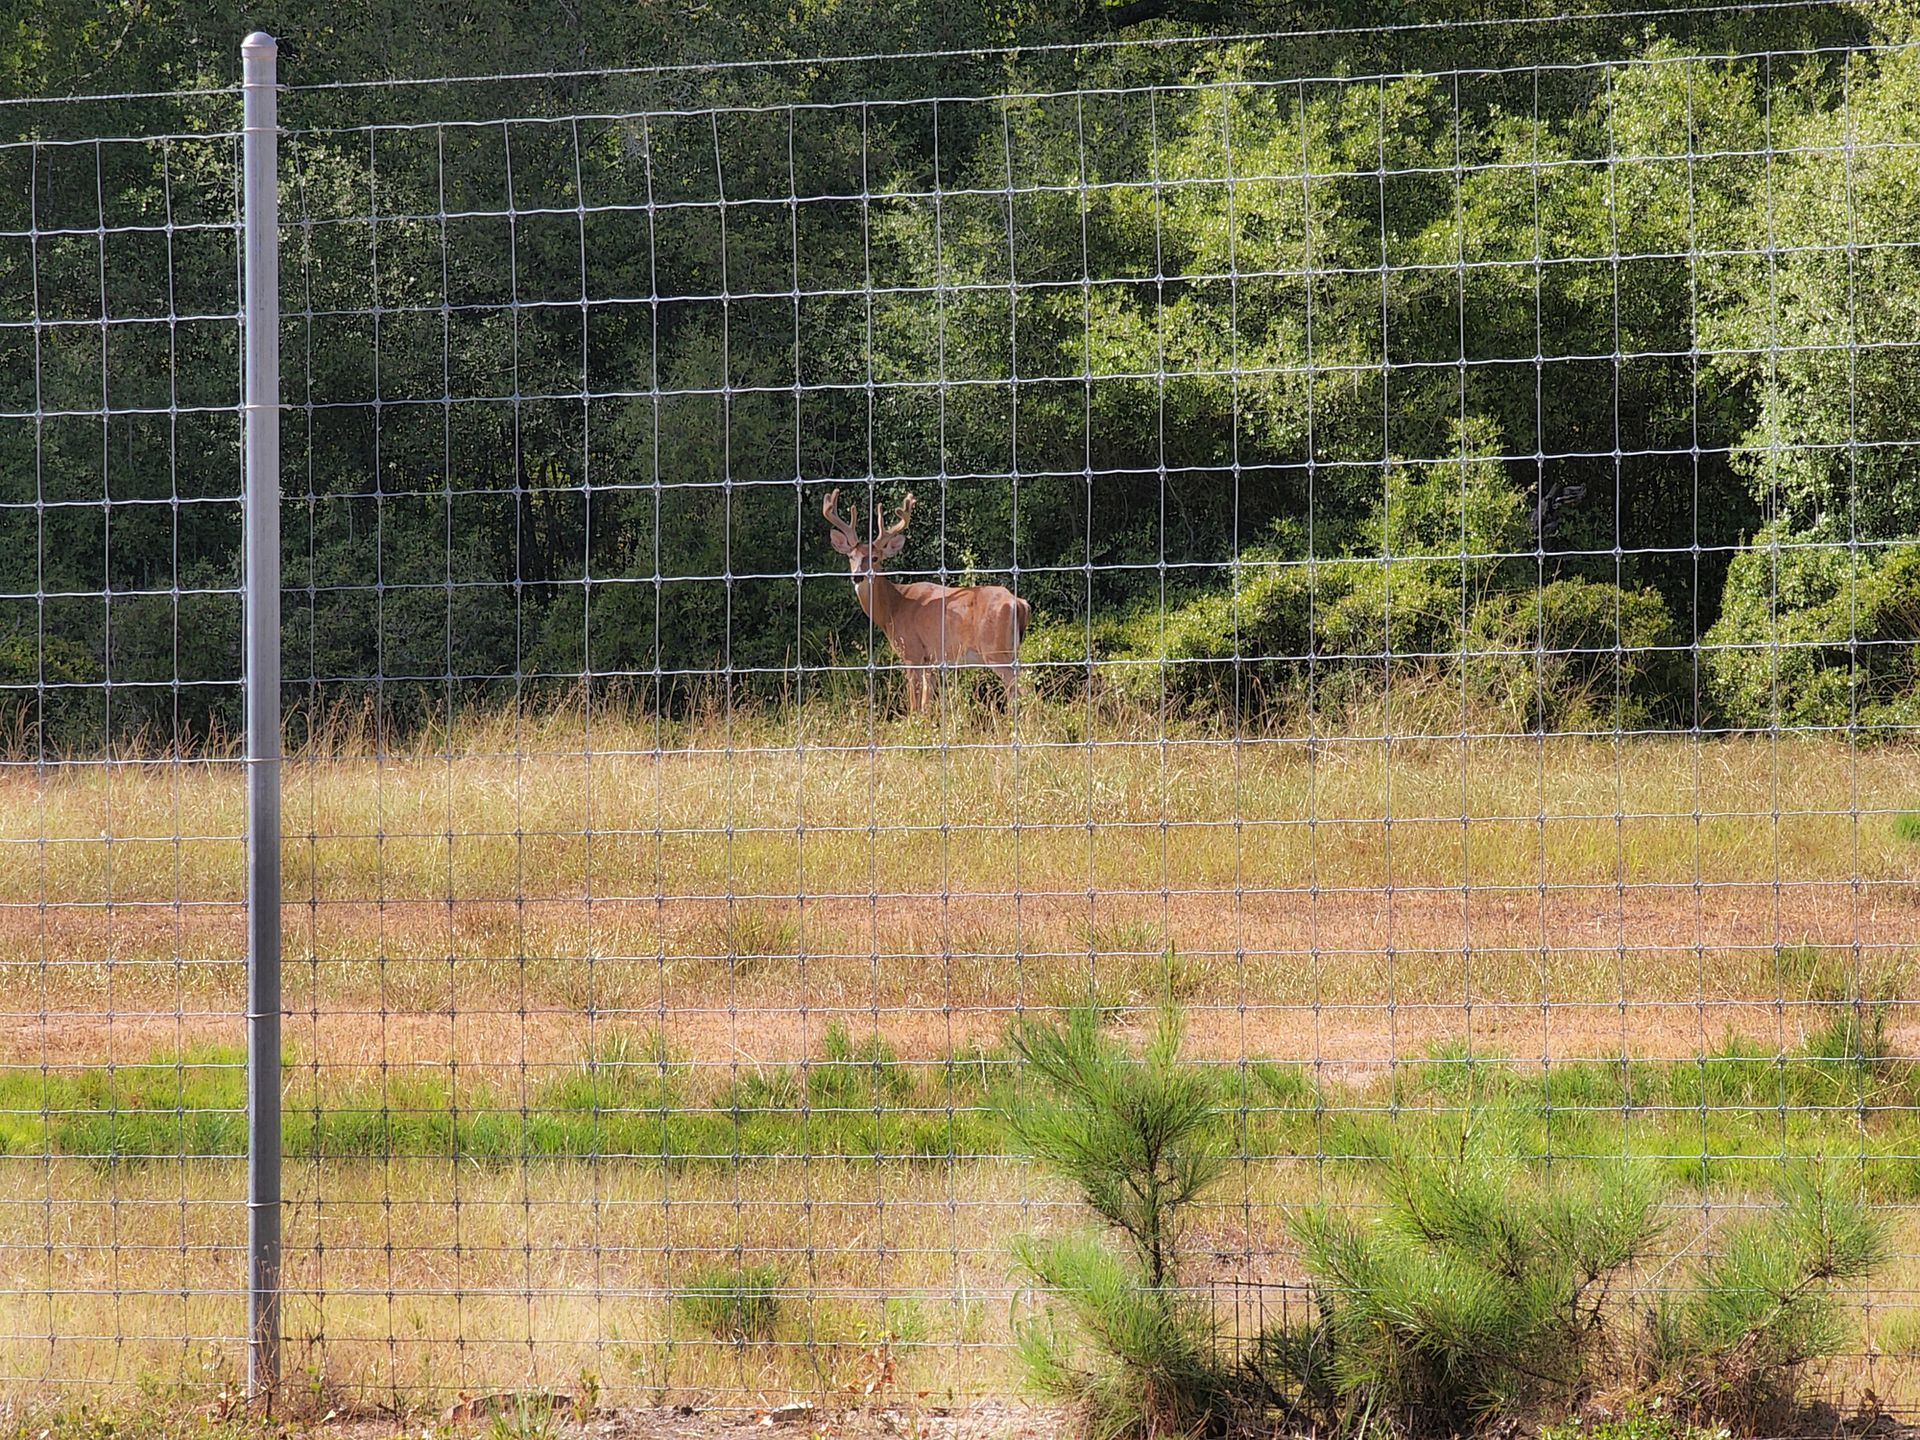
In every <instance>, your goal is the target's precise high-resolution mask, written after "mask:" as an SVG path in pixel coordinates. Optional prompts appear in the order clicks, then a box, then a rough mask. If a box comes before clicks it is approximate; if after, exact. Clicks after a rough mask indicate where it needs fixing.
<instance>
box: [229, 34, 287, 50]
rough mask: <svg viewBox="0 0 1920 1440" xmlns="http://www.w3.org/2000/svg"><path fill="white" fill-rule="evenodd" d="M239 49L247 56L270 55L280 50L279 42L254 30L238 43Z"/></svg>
mask: <svg viewBox="0 0 1920 1440" xmlns="http://www.w3.org/2000/svg"><path fill="white" fill-rule="evenodd" d="M229 33H231V32H229ZM240 49H241V50H242V51H243V52H245V53H246V54H248V55H259V54H265V55H272V54H274V53H276V52H277V51H278V50H279V49H280V42H279V41H278V40H275V39H274V38H273V36H271V35H269V34H268V33H267V32H266V31H264V30H256V31H254V32H253V33H252V34H251V35H249V36H247V38H246V39H244V40H242V41H241V42H240Z"/></svg>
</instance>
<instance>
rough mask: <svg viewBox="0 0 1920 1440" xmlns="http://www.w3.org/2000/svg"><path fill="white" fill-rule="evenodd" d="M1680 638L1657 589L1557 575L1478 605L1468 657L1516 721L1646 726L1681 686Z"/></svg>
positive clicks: (1528, 725)
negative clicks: (1540, 584)
mask: <svg viewBox="0 0 1920 1440" xmlns="http://www.w3.org/2000/svg"><path fill="white" fill-rule="evenodd" d="M1677 643H1678V641H1677V632H1676V631H1675V628H1674V624H1673V617H1672V615H1671V614H1669V613H1668V611H1667V606H1666V602H1665V601H1663V600H1662V599H1661V598H1660V597H1659V595H1657V594H1656V593H1655V592H1653V591H1652V590H1645V589H1641V590H1630V589H1625V588H1623V587H1621V586H1618V585H1614V584H1610V583H1603V582H1599V581H1593V580H1585V579H1577V578H1576V579H1569V580H1554V581H1550V582H1549V583H1548V584H1546V585H1545V586H1543V587H1541V588H1540V589H1538V590H1509V591H1504V592H1501V593H1498V594H1494V595H1490V596H1488V597H1487V598H1486V599H1484V600H1482V601H1481V602H1480V603H1479V604H1478V605H1477V606H1475V607H1474V611H1473V616H1472V619H1471V620H1470V621H1469V623H1468V627H1467V643H1466V650H1467V652H1468V658H1467V659H1466V660H1465V661H1463V663H1464V664H1466V665H1467V666H1468V667H1469V669H1468V679H1469V682H1470V687H1471V689H1472V690H1473V691H1474V692H1476V693H1477V694H1479V695H1480V696H1481V697H1482V698H1483V699H1486V700H1489V701H1491V702H1492V703H1493V705H1494V707H1495V709H1496V711H1497V712H1498V713H1499V714H1501V715H1503V716H1505V717H1507V721H1508V723H1509V724H1510V725H1511V726H1513V727H1514V728H1519V729H1526V730H1565V729H1613V728H1615V727H1626V728H1638V727H1642V726H1645V725H1647V724H1649V723H1650V722H1651V721H1652V719H1653V718H1654V715H1655V710H1656V708H1657V706H1658V704H1659V702H1660V699H1661V697H1662V696H1664V695H1666V694H1669V693H1671V692H1672V691H1673V689H1674V688H1675V685H1676V681H1677V675H1676V671H1677V669H1678V660H1677V652H1676V651H1674V650H1673V649H1672V647H1674V646H1675V645H1676V644H1677Z"/></svg>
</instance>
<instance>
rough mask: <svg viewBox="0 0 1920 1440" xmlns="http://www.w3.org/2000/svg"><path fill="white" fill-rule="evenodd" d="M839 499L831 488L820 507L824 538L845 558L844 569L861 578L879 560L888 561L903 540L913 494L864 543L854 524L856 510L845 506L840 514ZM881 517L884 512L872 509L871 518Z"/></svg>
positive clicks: (909, 517) (869, 572)
mask: <svg viewBox="0 0 1920 1440" xmlns="http://www.w3.org/2000/svg"><path fill="white" fill-rule="evenodd" d="M839 501H840V492H839V491H838V490H833V491H830V492H829V493H828V495H827V498H826V502H825V503H824V504H823V505H821V507H820V513H821V515H822V516H824V517H825V519H826V522H827V524H828V526H829V527H831V528H830V530H829V533H828V535H827V541H828V543H829V544H831V545H832V546H833V548H834V549H836V550H838V551H839V552H840V553H841V554H842V555H844V556H846V557H847V568H848V569H849V570H851V571H852V572H853V575H854V578H855V579H865V578H866V577H868V576H870V575H872V574H874V572H875V570H876V568H877V567H878V566H879V564H880V562H881V561H883V560H891V559H892V558H893V557H894V556H896V555H898V554H899V553H900V548H901V547H902V546H903V545H905V544H906V543H907V522H908V521H909V520H911V519H913V496H911V495H909V496H907V498H906V499H904V500H902V501H901V502H900V509H899V511H898V514H897V518H896V519H895V520H894V522H893V523H892V524H891V525H885V526H883V527H882V528H881V529H880V530H879V531H877V532H876V533H875V534H874V535H872V536H871V537H870V538H869V539H868V540H867V541H866V542H865V543H862V542H861V539H860V531H859V529H858V526H857V524H856V522H857V521H858V520H859V518H860V512H859V511H858V510H857V509H855V508H854V507H853V506H851V505H849V506H848V507H847V513H846V515H845V516H844V517H843V516H841V514H840V513H839V510H838V508H837V507H838V505H839ZM885 518H886V517H885V515H884V513H883V512H881V511H880V510H878V509H876V511H875V513H874V519H875V520H876V521H881V520H884V519H885Z"/></svg>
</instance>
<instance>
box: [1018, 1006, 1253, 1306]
mask: <svg viewBox="0 0 1920 1440" xmlns="http://www.w3.org/2000/svg"><path fill="white" fill-rule="evenodd" d="M1182 1029H1183V1022H1182V1018H1181V1015H1180V1011H1179V1009H1178V1007H1177V1006H1175V1005H1174V1004H1173V1002H1172V1001H1171V1000H1168V1001H1166V1002H1165V1003H1163V1004H1162V1005H1161V1007H1160V1009H1159V1012H1158V1014H1157V1016H1156V1017H1155V1025H1154V1029H1153V1032H1152V1034H1151V1035H1150V1036H1149V1038H1148V1041H1147V1044H1146V1046H1145V1047H1144V1049H1143V1050H1142V1051H1141V1053H1140V1054H1139V1055H1137V1056H1136V1055H1134V1054H1133V1053H1132V1052H1131V1051H1129V1050H1128V1049H1127V1047H1126V1046H1125V1045H1123V1044H1122V1043H1120V1042H1119V1041H1118V1040H1116V1039H1115V1038H1114V1037H1113V1036H1112V1035H1110V1034H1109V1033H1108V1032H1107V1031H1106V1030H1105V1029H1104V1028H1103V1026H1102V1025H1101V1012H1100V1010H1099V1009H1098V1008H1097V1007H1095V1006H1092V1005H1082V1006H1078V1007H1075V1008H1074V1009H1072V1010H1070V1011H1069V1012H1068V1014H1067V1016H1066V1019H1065V1023H1063V1024H1061V1025H1058V1026H1054V1025H1048V1024H1041V1023H1037V1022H1034V1021H1031V1020H1029V1021H1026V1022H1024V1023H1022V1024H1020V1025H1018V1026H1016V1027H1015V1029H1014V1031H1013V1034H1012V1041H1013V1051H1014V1054H1015V1056H1016V1057H1017V1059H1018V1060H1019V1061H1020V1062H1021V1063H1022V1064H1023V1065H1024V1066H1025V1067H1026V1070H1027V1075H1026V1077H1025V1078H1026V1081H1027V1084H1026V1086H1025V1087H1024V1088H1023V1090H1022V1091H1021V1092H1020V1093H1019V1094H1018V1095H1016V1096H1015V1097H1014V1098H1013V1099H1011V1100H1010V1101H1009V1102H1008V1104H1007V1106H1006V1108H1005V1118H1006V1121H1007V1124H1008V1128H1009V1131H1010V1132H1011V1134H1012V1136H1013V1139H1014V1142H1015V1143H1016V1144H1017V1145H1018V1146H1019V1147H1020V1148H1021V1149H1022V1150H1023V1151H1025V1152H1026V1153H1027V1154H1028V1155H1030V1156H1032V1157H1033V1158H1034V1159H1035V1160H1036V1161H1038V1162H1039V1163H1041V1164H1042V1165H1045V1166H1047V1167H1048V1168H1050V1169H1053V1170H1055V1171H1057V1172H1059V1173H1060V1174H1061V1175H1063V1176H1064V1177H1066V1178H1067V1179H1068V1180H1069V1181H1071V1182H1072V1183H1073V1185H1074V1188H1075V1189H1076V1190H1077V1191H1079V1193H1080V1194H1081V1196H1082V1198H1084V1199H1085V1201H1086V1203H1087V1205H1088V1206H1089V1207H1090V1208H1091V1209H1092V1210H1093V1212H1094V1214H1096V1215H1098V1216H1099V1217H1100V1218H1101V1219H1102V1220H1103V1221H1105V1222H1106V1223H1107V1224H1108V1225H1110V1226H1111V1227H1113V1229H1114V1230H1116V1231H1117V1232H1119V1234H1120V1236H1121V1237H1122V1239H1123V1240H1124V1241H1125V1242H1126V1244H1127V1247H1128V1249H1129V1250H1130V1251H1131V1255H1132V1259H1133V1261H1134V1262H1135V1263H1136V1264H1137V1265H1138V1267H1139V1273H1140V1275H1141V1276H1142V1277H1143V1279H1144V1282H1145V1283H1146V1284H1147V1285H1149V1286H1152V1287H1155V1288H1162V1287H1168V1286H1172V1285H1174V1284H1176V1283H1177V1281H1178V1279H1179V1275H1178V1245H1179V1235H1180V1225H1181V1222H1182V1220H1183V1218H1184V1217H1183V1212H1184V1210H1185V1208H1186V1207H1187V1206H1189V1205H1190V1204H1192V1202H1193V1201H1194V1199H1195V1198H1197V1197H1198V1196H1199V1195H1200V1194H1201V1192H1203V1191H1204V1190H1205V1189H1206V1188H1207V1187H1208V1186H1209V1185H1211V1184H1212V1183H1213V1182H1214V1181H1215V1180H1217V1179H1219V1177H1220V1176H1221V1174H1222V1173H1224V1171H1225V1170H1226V1167H1227V1164H1228V1160H1229V1152H1228V1148H1227V1144H1226V1133H1225V1129H1224V1126H1223V1125H1222V1123H1221V1121H1222V1115H1221V1092H1220V1085H1219V1082H1218V1081H1217V1080H1216V1079H1215V1078H1214V1076H1213V1074H1212V1072H1210V1071H1209V1070H1207V1069H1206V1068H1204V1067H1201V1066H1194V1065H1183V1064H1182V1063H1181V1061H1180V1040H1181V1034H1182Z"/></svg>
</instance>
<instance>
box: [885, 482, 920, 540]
mask: <svg viewBox="0 0 1920 1440" xmlns="http://www.w3.org/2000/svg"><path fill="white" fill-rule="evenodd" d="M883 518H884V517H883ZM911 519H913V494H912V492H911V491H909V492H908V494H907V498H906V499H904V500H902V501H901V502H900V518H899V519H898V520H895V521H894V522H893V523H892V524H891V525H889V526H887V528H886V529H885V530H884V531H882V532H881V533H882V534H886V535H898V534H899V533H900V532H901V531H902V530H904V529H906V528H907V522H908V521H909V520H911Z"/></svg>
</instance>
